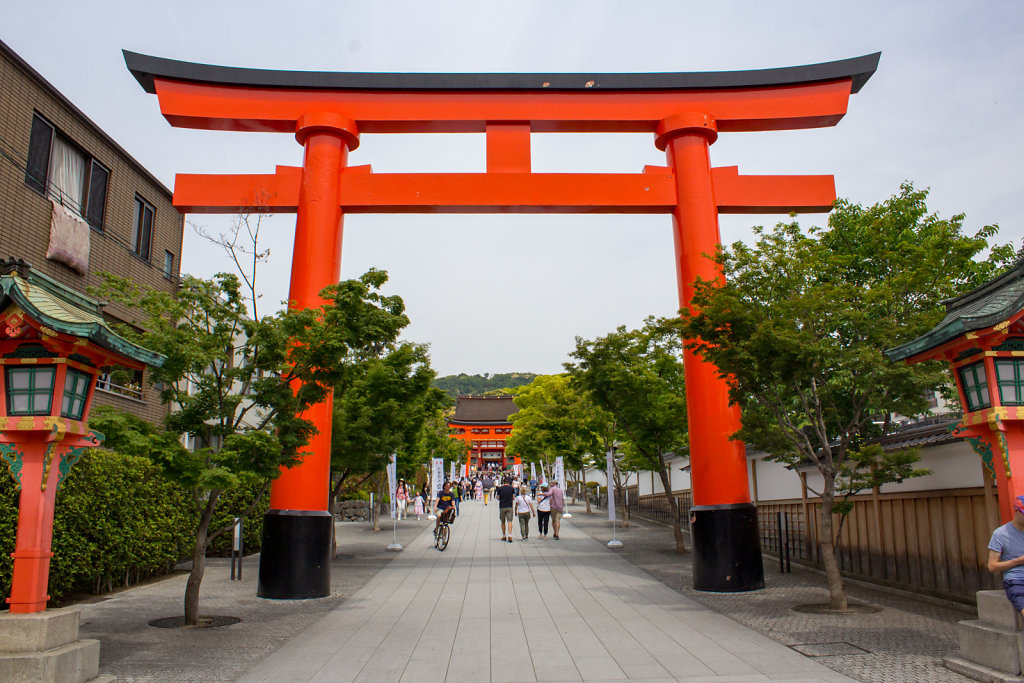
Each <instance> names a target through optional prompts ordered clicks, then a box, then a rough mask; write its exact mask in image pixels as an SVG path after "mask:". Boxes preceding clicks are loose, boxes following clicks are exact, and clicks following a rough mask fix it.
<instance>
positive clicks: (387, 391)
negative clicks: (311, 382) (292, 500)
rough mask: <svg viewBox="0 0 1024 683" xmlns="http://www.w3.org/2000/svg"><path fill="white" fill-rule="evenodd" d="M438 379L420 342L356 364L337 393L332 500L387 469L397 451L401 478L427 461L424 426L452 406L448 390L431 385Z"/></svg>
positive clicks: (333, 433)
mask: <svg viewBox="0 0 1024 683" xmlns="http://www.w3.org/2000/svg"><path fill="white" fill-rule="evenodd" d="M433 379H434V371H433V370H432V369H431V367H430V358H429V357H428V356H427V349H426V347H424V346H422V345H418V344H410V343H403V344H400V345H399V346H397V347H396V348H394V349H393V350H391V351H390V352H389V353H387V354H386V355H384V356H382V357H379V358H376V357H375V358H369V359H367V360H364V361H361V362H359V363H357V364H355V365H354V366H353V368H352V372H350V373H349V376H348V377H347V378H346V379H345V380H344V381H343V382H342V385H341V386H339V387H336V389H335V394H334V427H333V431H332V432H331V469H332V471H333V478H332V480H333V482H334V485H333V489H332V491H331V500H332V502H333V501H334V500H335V499H336V498H337V496H338V494H339V493H340V492H341V491H342V490H344V489H346V488H348V489H357V488H359V487H360V486H362V485H363V483H364V482H366V481H367V480H368V479H369V478H370V477H371V476H372V475H374V474H376V473H378V472H381V471H383V470H384V468H385V467H386V466H387V464H388V456H389V455H390V454H392V453H399V458H398V463H399V474H400V476H403V477H404V476H408V475H409V474H410V473H412V472H414V471H415V470H416V468H417V467H419V466H422V465H423V458H424V454H423V453H422V452H421V451H420V450H419V449H417V448H416V445H417V442H418V440H419V439H420V437H421V432H422V430H423V428H424V425H425V424H426V423H427V422H428V420H429V419H430V418H431V417H433V416H435V415H438V414H440V412H441V410H442V408H443V406H445V405H446V404H447V399H446V397H445V395H444V392H443V391H441V390H440V389H436V388H434V387H432V386H431V382H432V381H433ZM353 478H355V479H356V481H353Z"/></svg>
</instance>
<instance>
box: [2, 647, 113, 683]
mask: <svg viewBox="0 0 1024 683" xmlns="http://www.w3.org/2000/svg"><path fill="white" fill-rule="evenodd" d="M99 663H100V641H98V640H80V641H78V642H75V643H70V644H68V645H62V646H60V647H57V648H53V649H51V650H47V651H45V652H17V653H3V654H0V681H4V683H85V682H86V681H90V680H92V679H94V678H96V676H97V674H98V673H99Z"/></svg>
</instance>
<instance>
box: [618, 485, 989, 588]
mask: <svg viewBox="0 0 1024 683" xmlns="http://www.w3.org/2000/svg"><path fill="white" fill-rule="evenodd" d="M675 495H676V496H677V499H679V500H680V502H681V503H684V506H683V507H685V509H686V510H689V492H688V491H687V492H685V493H676V494H675ZM851 500H853V501H854V508H853V511H852V512H851V513H850V514H849V515H848V516H847V518H846V522H845V523H844V524H843V529H842V532H841V535H840V542H839V564H840V567H841V569H842V572H843V575H844V576H848V577H850V578H856V579H862V580H867V581H872V582H875V583H880V584H883V585H888V586H894V587H897V588H903V589H906V590H911V591H914V592H919V593H926V594H930V595H935V596H939V597H946V598H954V599H958V600H965V599H966V600H973V599H974V593H975V591H978V590H986V589H991V588H999V587H1001V585H1002V584H1001V581H1000V579H999V577H998V576H997V575H995V574H992V573H990V572H989V571H988V569H987V568H986V564H987V560H988V547H987V546H988V541H989V538H990V536H991V535H992V530H993V529H994V528H995V527H996V526H998V524H999V514H998V505H997V503H996V497H995V495H994V493H993V491H992V490H991V489H989V490H988V491H986V489H985V488H982V487H978V488H965V489H955V490H943V491H919V492H913V493H889V494H884V493H883V494H871V493H868V494H863V495H860V496H856V497H854V498H853V499H851ZM629 504H630V514H632V515H636V516H638V517H643V518H646V519H650V520H652V521H658V522H662V523H667V522H668V505H667V502H666V501H665V496H664V494H655V495H650V496H638V495H636V492H635V489H634V490H632V491H630V496H629ZM820 506H821V503H820V500H819V499H817V498H806V499H795V500H777V501H770V502H766V501H762V502H759V503H758V504H757V510H758V523H759V526H760V534H761V547H762V548H763V549H764V551H765V552H767V553H770V554H772V555H776V556H777V555H778V553H779V524H778V519H779V515H778V513H780V512H784V513H786V515H785V517H786V519H787V521H788V524H787V531H788V533H785V534H784V537H785V538H786V541H787V542H786V546H787V547H788V549H789V553H790V556H791V558H792V560H793V561H794V562H801V563H803V564H809V565H812V566H817V567H821V566H822V564H821V552H820V546H819V543H818V541H819V536H818V514H819V512H818V511H819V509H820ZM685 519H686V518H685V517H684V520H685ZM838 522H839V518H838V517H836V518H835V523H836V525H838Z"/></svg>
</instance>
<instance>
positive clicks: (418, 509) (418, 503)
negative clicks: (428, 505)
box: [413, 493, 424, 522]
mask: <svg viewBox="0 0 1024 683" xmlns="http://www.w3.org/2000/svg"><path fill="white" fill-rule="evenodd" d="M423 502H424V501H423V494H422V493H421V494H419V495H417V496H416V500H415V501H413V512H415V513H416V521H417V522H419V521H420V520H422V519H423Z"/></svg>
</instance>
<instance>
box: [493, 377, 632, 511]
mask: <svg viewBox="0 0 1024 683" xmlns="http://www.w3.org/2000/svg"><path fill="white" fill-rule="evenodd" d="M514 402H515V404H516V407H517V408H519V410H518V412H516V413H514V414H512V415H511V416H510V418H509V419H510V420H511V422H512V424H513V427H514V428H513V430H512V434H511V435H510V436H509V438H508V439H507V440H506V442H505V448H506V450H507V451H508V452H509V453H516V454H518V455H519V456H520V457H521V458H523V459H524V460H527V461H531V462H540V463H544V464H545V465H547V466H548V467H549V468H550V467H551V465H552V464H553V463H554V460H555V458H556V457H558V456H562V458H563V464H564V466H565V471H566V474H567V476H568V477H569V478H570V479H571V480H573V481H574V483H576V484H582V483H584V479H585V477H584V472H585V471H586V469H587V468H589V467H592V466H594V464H595V458H594V454H595V453H600V452H602V451H603V450H605V449H606V448H607V447H608V445H609V443H610V441H611V438H612V431H613V429H612V423H613V419H612V416H611V415H609V414H608V413H607V412H605V411H604V410H602V409H601V408H599V407H597V405H595V404H594V402H593V401H591V400H590V396H589V395H588V394H587V393H586V392H583V391H580V390H579V388H578V387H576V386H574V385H573V384H572V383H571V382H570V380H569V376H568V375H565V374H561V375H538V376H537V377H535V378H534V380H533V382H531V383H530V384H528V385H526V386H524V387H520V388H519V389H518V391H517V396H516V398H515V399H514ZM575 488H578V487H575ZM585 501H586V506H587V513H588V514H590V512H591V509H590V498H589V496H585Z"/></svg>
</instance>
